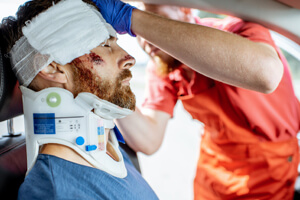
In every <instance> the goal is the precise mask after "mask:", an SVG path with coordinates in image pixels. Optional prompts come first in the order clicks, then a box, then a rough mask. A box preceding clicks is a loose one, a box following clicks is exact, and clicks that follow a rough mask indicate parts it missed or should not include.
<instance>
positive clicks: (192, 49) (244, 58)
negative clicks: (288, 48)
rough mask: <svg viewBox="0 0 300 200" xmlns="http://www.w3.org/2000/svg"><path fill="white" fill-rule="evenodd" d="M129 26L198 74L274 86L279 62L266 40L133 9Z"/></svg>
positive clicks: (280, 71)
mask: <svg viewBox="0 0 300 200" xmlns="http://www.w3.org/2000/svg"><path fill="white" fill-rule="evenodd" d="M131 30H132V32H134V33H135V34H137V35H139V36H141V37H143V38H145V39H146V40H148V41H149V42H151V43H153V44H154V45H156V46H157V47H159V48H161V49H163V50H165V51H166V52H168V53H169V54H170V55H172V56H174V57H175V58H177V59H178V60H180V61H181V62H183V63H185V64H186V65H187V66H189V67H191V68H193V69H194V70H196V71H198V72H199V73H201V74H204V75H206V76H208V77H211V78H213V79H216V80H219V81H222V82H225V83H228V84H230V85H234V86H238V87H243V88H246V89H251V90H255V91H259V92H263V93H270V92H272V91H274V90H275V89H276V87H277V86H278V84H279V82H280V80H281V77H282V74H283V66H282V63H281V61H280V59H279V57H278V55H277V53H276V51H275V49H274V48H273V47H272V46H271V45H268V44H263V43H256V42H252V41H250V40H248V39H245V38H242V37H240V36H237V35H234V34H231V33H227V32H223V31H219V30H217V29H213V28H209V27H205V26H200V25H195V24H189V23H184V22H179V21H173V20H170V19H166V18H162V17H160V16H157V15H154V14H150V13H147V12H144V11H140V10H138V9H133V12H132V18H131Z"/></svg>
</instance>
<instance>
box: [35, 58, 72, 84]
mask: <svg viewBox="0 0 300 200" xmlns="http://www.w3.org/2000/svg"><path fill="white" fill-rule="evenodd" d="M38 75H39V76H40V77H42V78H43V79H45V80H48V81H52V82H56V83H62V84H63V83H67V76H66V73H65V71H64V70H63V66H62V65H59V64H57V63H56V62H52V63H50V64H49V65H48V66H47V67H45V68H44V69H43V70H42V71H40V72H39V74H38Z"/></svg>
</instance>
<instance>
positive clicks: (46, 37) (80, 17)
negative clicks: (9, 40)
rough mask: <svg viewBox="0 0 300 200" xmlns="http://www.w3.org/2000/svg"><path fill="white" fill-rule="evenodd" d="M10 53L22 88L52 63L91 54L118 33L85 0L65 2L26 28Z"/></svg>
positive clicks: (68, 60) (60, 62)
mask: <svg viewBox="0 0 300 200" xmlns="http://www.w3.org/2000/svg"><path fill="white" fill-rule="evenodd" d="M22 32H23V34H24V36H22V37H21V38H20V39H19V40H18V41H17V42H16V44H15V45H14V46H13V48H12V50H11V52H10V54H11V60H12V68H13V71H14V73H15V75H16V76H17V78H18V80H19V82H20V85H24V86H26V87H27V86H28V85H29V84H30V83H31V81H32V80H33V79H34V77H35V76H36V75H37V74H38V73H39V72H40V71H41V70H42V69H43V68H44V67H46V66H48V65H49V64H50V63H51V62H52V61H55V62H57V63H59V64H61V65H65V64H67V63H70V62H71V61H72V60H74V59H75V58H77V57H80V56H82V55H84V54H88V53H89V52H90V50H91V49H93V48H95V47H97V46H98V45H100V44H101V43H102V42H105V41H106V40H107V39H109V37H110V36H113V37H116V31H115V30H114V29H113V28H112V26H111V25H110V24H108V23H106V21H105V20H104V18H103V17H102V15H101V14H100V12H99V11H97V10H96V8H94V7H93V6H92V5H89V4H87V3H84V2H82V0H62V1H60V2H59V3H57V4H55V5H53V6H51V7H50V8H49V9H47V10H46V11H45V12H42V13H40V14H39V15H38V16H36V17H35V18H33V19H32V20H31V21H28V22H27V23H26V26H24V27H23V29H22Z"/></svg>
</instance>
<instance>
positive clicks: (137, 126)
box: [116, 108, 170, 155]
mask: <svg viewBox="0 0 300 200" xmlns="http://www.w3.org/2000/svg"><path fill="white" fill-rule="evenodd" d="M148 111H150V112H148V113H145V110H143V112H144V113H142V112H141V111H140V110H139V109H138V108H136V111H135V112H134V113H133V114H131V115H129V116H127V117H126V118H123V119H118V120H116V124H117V126H118V128H119V129H120V131H121V133H122V134H123V136H124V138H125V141H126V143H127V144H128V145H129V146H130V147H131V148H132V149H133V150H134V151H136V152H142V153H145V154H147V155H151V154H153V153H155V152H156V151H157V150H158V149H159V147H160V146H161V143H162V140H163V137H164V133H165V129H166V125H167V122H168V120H169V119H170V115H168V114H166V113H164V112H160V111H154V110H148Z"/></svg>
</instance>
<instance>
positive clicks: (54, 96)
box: [1, 0, 157, 200]
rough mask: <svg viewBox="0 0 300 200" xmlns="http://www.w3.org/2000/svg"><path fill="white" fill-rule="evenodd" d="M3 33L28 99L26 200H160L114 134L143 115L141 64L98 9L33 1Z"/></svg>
mask: <svg viewBox="0 0 300 200" xmlns="http://www.w3.org/2000/svg"><path fill="white" fill-rule="evenodd" d="M1 29H2V32H3V35H4V38H5V39H6V49H7V52H10V57H11V62H12V68H13V71H14V73H15V75H16V76H17V78H18V81H19V83H20V89H21V91H22V95H23V105H24V118H25V132H26V143H27V175H26V178H25V181H24V183H23V184H22V185H21V187H20V189H19V199H22V200H24V199H114V200H115V199H122V200H124V199H130V200H132V199H139V200H140V199H157V196H156V195H155V193H154V192H153V190H152V189H151V188H150V186H149V185H148V184H147V183H146V181H145V180H144V179H143V178H142V177H141V175H140V174H139V172H138V171H137V170H136V169H135V168H134V166H133V164H132V163H131V162H130V160H129V158H128V156H127V155H126V153H125V152H124V151H123V150H122V149H121V148H120V147H119V145H118V141H123V138H122V135H120V134H117V133H115V132H114V131H113V128H114V126H115V125H114V122H113V120H114V119H117V118H122V117H125V116H127V115H129V114H131V113H132V111H133V110H134V109H135V96H134V94H133V93H132V91H131V89H130V84H129V81H130V79H131V72H130V70H129V69H130V68H131V67H132V66H133V65H134V64H135V59H134V58H133V57H132V56H130V55H129V54H127V53H126V52H125V51H124V50H123V49H122V48H121V47H119V46H118V44H117V43H116V41H117V37H116V32H115V30H114V29H113V28H112V26H111V25H109V24H108V23H106V22H105V20H104V19H103V17H102V15H101V14H100V13H99V11H98V10H97V8H96V7H95V5H94V3H93V2H92V1H90V0H61V1H60V0H52V1H50V0H31V1H28V2H26V3H25V4H24V5H22V6H20V8H19V10H18V12H17V14H16V17H8V18H5V19H4V20H3V21H2V25H1Z"/></svg>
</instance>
